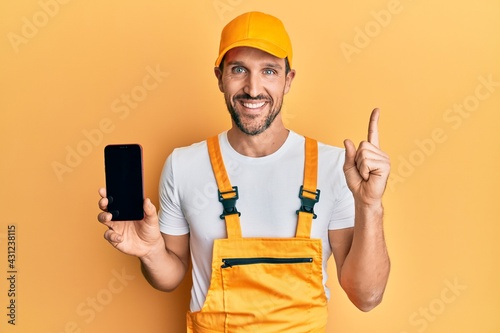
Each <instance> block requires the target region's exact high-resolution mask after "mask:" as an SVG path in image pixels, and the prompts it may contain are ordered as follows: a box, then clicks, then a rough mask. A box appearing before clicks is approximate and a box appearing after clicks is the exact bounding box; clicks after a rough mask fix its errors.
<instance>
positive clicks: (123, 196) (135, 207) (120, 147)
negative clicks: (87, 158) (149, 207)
mask: <svg viewBox="0 0 500 333" xmlns="http://www.w3.org/2000/svg"><path fill="white" fill-rule="evenodd" d="M104 167H105V174H106V193H107V197H108V212H110V213H111V214H112V215H113V217H112V219H111V220H112V221H135V220H142V219H143V218H144V210H143V202H144V182H143V167H142V147H141V145H139V144H116V145H107V146H106V147H104Z"/></svg>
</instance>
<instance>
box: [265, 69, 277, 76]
mask: <svg viewBox="0 0 500 333" xmlns="http://www.w3.org/2000/svg"><path fill="white" fill-rule="evenodd" d="M263 73H264V74H266V75H274V74H276V71H275V70H274V69H264V71H263Z"/></svg>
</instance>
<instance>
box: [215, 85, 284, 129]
mask: <svg viewBox="0 0 500 333" xmlns="http://www.w3.org/2000/svg"><path fill="white" fill-rule="evenodd" d="M240 99H243V100H245V101H266V102H267V105H268V106H269V112H268V113H267V115H265V117H264V119H262V120H259V119H258V118H259V117H261V115H258V114H256V115H253V116H248V115H245V116H244V117H245V119H246V121H244V119H242V118H243V117H242V115H241V114H239V113H238V112H237V111H236V107H235V105H236V104H237V103H239V102H238V101H239V100H240ZM225 100H226V106H227V109H228V111H229V114H230V115H231V118H232V119H233V121H234V123H235V124H236V126H237V127H238V128H239V129H240V130H241V131H242V132H243V133H245V134H247V135H251V136H255V135H258V134H260V133H262V132H264V131H265V130H266V129H268V128H269V126H271V124H272V123H273V122H274V119H276V116H278V114H279V113H280V112H281V106H282V105H283V99H281V100H280V101H279V102H278V104H276V106H275V105H274V103H273V100H272V99H271V98H270V97H266V96H263V95H259V96H257V97H250V96H249V95H247V94H240V95H236V96H234V97H233V99H232V101H231V100H230V98H229V97H227V96H226V97H225ZM274 106H275V107H274ZM273 107H274V108H273Z"/></svg>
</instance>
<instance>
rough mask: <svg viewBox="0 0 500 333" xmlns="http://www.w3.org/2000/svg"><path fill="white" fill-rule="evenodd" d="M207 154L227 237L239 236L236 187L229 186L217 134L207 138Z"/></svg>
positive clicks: (240, 235)
mask: <svg viewBox="0 0 500 333" xmlns="http://www.w3.org/2000/svg"><path fill="white" fill-rule="evenodd" d="M207 146H208V154H209V156H210V163H211V164H212V169H213V171H214V175H215V179H216V181H217V187H218V188H219V201H220V202H221V203H222V206H223V207H224V210H223V212H222V214H221V216H220V218H221V219H224V220H225V221H226V230H227V237H228V238H241V237H242V234H241V226H240V213H239V212H238V211H237V210H236V200H238V187H237V186H231V182H230V181H229V177H228V175H227V172H226V168H225V166H224V161H223V160H222V154H221V151H220V146H219V138H218V136H214V137H211V138H209V139H207Z"/></svg>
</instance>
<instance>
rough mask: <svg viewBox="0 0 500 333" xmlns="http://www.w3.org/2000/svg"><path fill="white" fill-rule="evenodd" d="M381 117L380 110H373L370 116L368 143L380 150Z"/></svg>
mask: <svg viewBox="0 0 500 333" xmlns="http://www.w3.org/2000/svg"><path fill="white" fill-rule="evenodd" d="M379 117H380V110H379V109H378V108H377V109H373V111H372V114H371V115H370V123H369V124H368V142H370V143H371V144H372V145H374V146H375V147H377V148H380V143H379V139H378V118H379Z"/></svg>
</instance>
